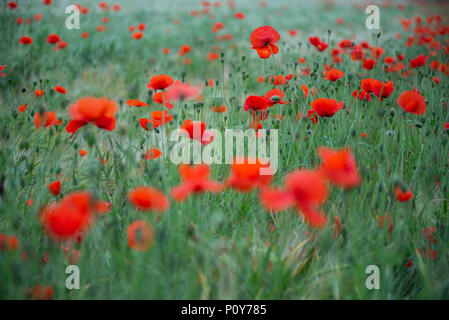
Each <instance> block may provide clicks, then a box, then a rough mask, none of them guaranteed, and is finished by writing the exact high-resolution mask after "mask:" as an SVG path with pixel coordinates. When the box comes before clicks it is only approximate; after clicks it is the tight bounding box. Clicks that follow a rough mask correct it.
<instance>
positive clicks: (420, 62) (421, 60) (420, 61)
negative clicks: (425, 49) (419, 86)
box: [410, 54, 429, 68]
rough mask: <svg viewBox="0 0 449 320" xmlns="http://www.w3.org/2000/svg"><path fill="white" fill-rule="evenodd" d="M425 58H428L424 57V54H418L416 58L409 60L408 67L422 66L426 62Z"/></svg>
mask: <svg viewBox="0 0 449 320" xmlns="http://www.w3.org/2000/svg"><path fill="white" fill-rule="evenodd" d="M427 59H429V57H426V56H425V55H423V54H420V55H419V56H417V57H416V58H414V59H412V60H410V67H411V68H418V67H421V66H424V65H425V64H426V62H427Z"/></svg>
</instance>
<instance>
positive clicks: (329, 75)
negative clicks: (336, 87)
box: [325, 68, 345, 81]
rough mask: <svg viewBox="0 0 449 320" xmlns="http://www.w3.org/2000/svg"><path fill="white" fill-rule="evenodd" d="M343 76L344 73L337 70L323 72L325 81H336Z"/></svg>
mask: <svg viewBox="0 0 449 320" xmlns="http://www.w3.org/2000/svg"><path fill="white" fill-rule="evenodd" d="M344 75H345V73H344V72H343V71H340V70H338V69H334V68H332V69H330V70H329V71H326V72H325V76H326V78H325V79H326V80H329V81H337V80H338V79H340V78H341V77H343V76H344Z"/></svg>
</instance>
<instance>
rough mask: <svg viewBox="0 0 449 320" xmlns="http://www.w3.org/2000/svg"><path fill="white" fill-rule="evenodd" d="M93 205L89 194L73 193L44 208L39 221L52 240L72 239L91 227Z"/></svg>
mask: <svg viewBox="0 0 449 320" xmlns="http://www.w3.org/2000/svg"><path fill="white" fill-rule="evenodd" d="M94 203H95V202H94V200H93V197H92V195H91V194H90V193H89V192H73V193H71V194H68V195H67V196H65V197H64V198H63V199H62V200H61V201H59V202H56V203H52V204H50V205H48V206H46V207H44V208H43V209H42V210H41V211H40V213H39V219H40V221H41V223H42V226H43V228H44V230H45V231H46V232H47V234H48V235H49V236H50V237H51V238H52V239H53V240H56V241H66V240H70V239H74V238H76V237H77V236H78V235H79V234H80V233H83V232H85V231H86V230H87V229H88V228H89V227H90V226H91V225H92V223H93V220H94V215H95V210H96V209H95V206H94Z"/></svg>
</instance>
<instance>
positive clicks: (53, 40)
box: [47, 33, 61, 44]
mask: <svg viewBox="0 0 449 320" xmlns="http://www.w3.org/2000/svg"><path fill="white" fill-rule="evenodd" d="M59 41H61V37H60V36H59V35H57V34H56V33H52V34H49V35H48V37H47V42H48V43H49V44H56V43H58V42H59Z"/></svg>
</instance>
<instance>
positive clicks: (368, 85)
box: [361, 78, 394, 101]
mask: <svg viewBox="0 0 449 320" xmlns="http://www.w3.org/2000/svg"><path fill="white" fill-rule="evenodd" d="M361 87H362V90H363V91H365V92H369V93H373V94H374V95H375V96H376V97H377V98H379V100H380V101H382V100H383V99H384V98H388V97H389V96H390V94H391V93H392V92H393V90H394V85H393V81H391V80H390V81H387V82H382V81H379V80H375V79H373V78H370V79H363V80H362V81H361Z"/></svg>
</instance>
